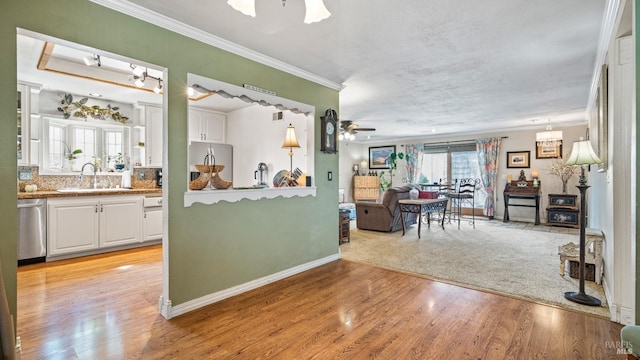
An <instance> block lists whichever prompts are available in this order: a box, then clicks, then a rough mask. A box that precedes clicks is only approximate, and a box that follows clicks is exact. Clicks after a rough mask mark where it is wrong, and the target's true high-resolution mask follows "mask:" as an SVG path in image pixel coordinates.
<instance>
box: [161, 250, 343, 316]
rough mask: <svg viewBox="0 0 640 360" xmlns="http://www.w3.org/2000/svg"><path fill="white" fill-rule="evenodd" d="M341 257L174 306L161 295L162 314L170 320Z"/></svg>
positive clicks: (323, 260) (279, 273) (272, 275)
mask: <svg viewBox="0 0 640 360" xmlns="http://www.w3.org/2000/svg"><path fill="white" fill-rule="evenodd" d="M340 258H341V255H340V252H338V253H336V254H333V255H330V256H327V257H324V258H322V259H318V260H314V261H311V262H308V263H305V264H302V265H298V266H295V267H292V268H289V269H286V270H283V271H280V272H277V273H275V274H271V275H268V276H265V277H262V278H259V279H255V280H252V281H249V282H247V283H244V284H240V285H236V286H234V287H231V288H229V289H225V290H222V291H218V292H215V293H212V294H209V295H205V296H202V297H200V298H197V299H193V300H190V301H187V302H185V303H183V304H179V305H176V306H173V307H172V306H171V300H163V299H162V296H161V297H160V301H159V304H160V305H159V307H160V313H161V314H162V316H164V317H165V318H166V319H167V320H168V319H171V318H172V317H174V316H179V315H182V314H185V313H187V312H189V311H193V310H196V309H199V308H201V307H203V306H207V305H210V304H213V303H216V302H218V301H221V300H224V299H227V298H230V297H232V296H235V295H239V294H242V293H244V292H247V291H249V290H253V289H256V288H259V287H261V286H264V285H267V284H270V283H273V282H276V281H278V280H282V279H284V278H288V277H289V276H293V275H296V274H299V273H301V272H304V271H307V270H310V269H313V268H316V267H318V266H321V265H324V264H327V263H330V262H332V261H336V260H339V259H340Z"/></svg>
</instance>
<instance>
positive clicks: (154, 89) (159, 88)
mask: <svg viewBox="0 0 640 360" xmlns="http://www.w3.org/2000/svg"><path fill="white" fill-rule="evenodd" d="M160 91H162V80H160V79H158V85H157V86H156V87H154V88H153V92H154V93H156V94H160Z"/></svg>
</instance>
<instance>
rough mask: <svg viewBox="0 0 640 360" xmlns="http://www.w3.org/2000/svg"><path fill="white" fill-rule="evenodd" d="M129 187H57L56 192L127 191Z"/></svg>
mask: <svg viewBox="0 0 640 360" xmlns="http://www.w3.org/2000/svg"><path fill="white" fill-rule="evenodd" d="M128 190H131V189H125V188H108V189H81V188H67V189H58V190H57V191H58V192H62V193H93V192H113V191H128Z"/></svg>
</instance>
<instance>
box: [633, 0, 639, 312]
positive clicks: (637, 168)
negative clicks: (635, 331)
mask: <svg viewBox="0 0 640 360" xmlns="http://www.w3.org/2000/svg"><path fill="white" fill-rule="evenodd" d="M633 6H634V7H635V20H636V21H635V24H633V25H632V31H633V34H634V38H635V41H636V42H635V44H633V45H634V47H635V49H636V69H635V71H636V86H635V89H636V93H635V97H636V129H640V111H638V108H637V104H640V51H638V50H639V49H640V38H638V33H637V31H638V29H639V28H640V26H638V25H639V24H640V8H639V7H640V1H637V0H636V1H634V2H633ZM637 159H640V136H638V134H637V132H636V169H635V170H636V185H635V187H636V277H635V286H636V306H635V313H636V324H640V311H639V309H640V285H639V283H638V279H639V278H640V241H638V240H639V239H640V208H639V207H638V205H639V204H640V193H639V192H638V188H639V186H638V185H640V168H639V167H638V160H637Z"/></svg>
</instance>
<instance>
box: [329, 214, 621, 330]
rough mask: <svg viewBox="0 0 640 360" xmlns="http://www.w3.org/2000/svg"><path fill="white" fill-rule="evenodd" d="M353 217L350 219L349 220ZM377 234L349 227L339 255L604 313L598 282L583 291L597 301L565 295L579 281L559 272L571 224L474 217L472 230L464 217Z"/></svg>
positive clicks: (574, 237)
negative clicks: (562, 247) (577, 300)
mask: <svg viewBox="0 0 640 360" xmlns="http://www.w3.org/2000/svg"><path fill="white" fill-rule="evenodd" d="M354 222H355V221H354ZM417 228H418V226H417V225H414V226H412V227H410V228H409V229H407V233H406V234H405V236H402V231H397V232H393V233H381V232H375V231H367V230H359V229H355V228H354V226H352V230H351V241H350V242H349V243H344V244H342V245H340V249H341V253H342V258H343V259H345V260H349V261H354V262H360V263H365V264H370V265H374V266H379V267H384V268H388V269H394V270H399V271H403V272H408V273H413V274H416V275H420V276H423V277H427V278H430V279H434V280H439V281H443V282H447V283H451V284H455V285H460V286H465V287H469V288H473V289H478V290H483V291H489V292H494V293H498V294H504V295H508V296H513V297H516V298H521V299H525V300H530V301H534V302H539V303H543V304H548V305H554V306H559V307H562V308H567V309H571V310H576V311H580V312H585V313H589V314H593V315H598V316H603V317H606V318H608V317H609V309H608V307H607V304H606V299H605V295H604V291H603V288H602V286H601V285H597V284H596V283H594V282H592V281H586V282H585V292H586V293H587V294H588V295H591V296H595V297H596V298H598V299H600V300H601V301H602V303H603V305H602V306H595V307H594V306H586V305H580V304H576V303H574V302H571V301H568V300H566V299H565V298H564V293H565V292H566V291H578V287H579V281H578V280H577V279H574V278H571V277H570V276H569V274H568V271H569V266H567V267H566V268H567V270H566V271H567V274H566V275H565V276H560V273H559V272H560V260H559V257H558V246H560V245H564V244H566V243H569V242H575V243H578V241H579V236H578V232H577V230H576V229H566V228H560V227H548V226H533V225H532V224H530V225H526V224H525V225H522V224H520V225H519V224H517V223H507V224H505V223H503V222H501V221H498V220H478V219H476V227H475V229H474V228H473V227H472V226H471V224H468V223H467V222H463V223H462V224H461V227H460V230H458V227H457V223H456V224H445V229H444V230H443V229H442V228H441V227H438V226H433V225H432V226H431V228H427V226H426V225H425V224H423V227H422V233H421V239H418V233H417Z"/></svg>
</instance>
